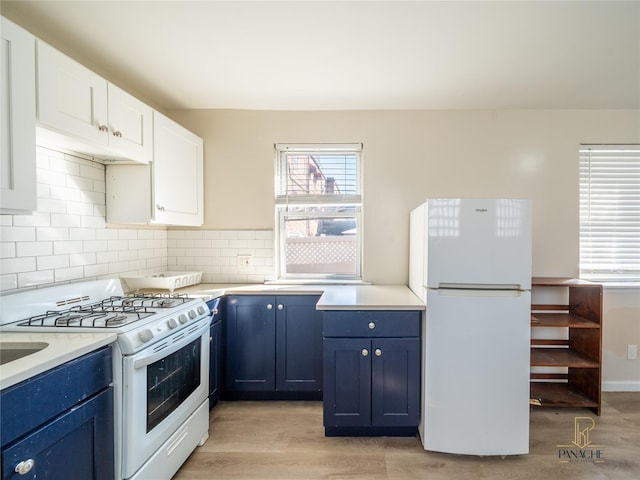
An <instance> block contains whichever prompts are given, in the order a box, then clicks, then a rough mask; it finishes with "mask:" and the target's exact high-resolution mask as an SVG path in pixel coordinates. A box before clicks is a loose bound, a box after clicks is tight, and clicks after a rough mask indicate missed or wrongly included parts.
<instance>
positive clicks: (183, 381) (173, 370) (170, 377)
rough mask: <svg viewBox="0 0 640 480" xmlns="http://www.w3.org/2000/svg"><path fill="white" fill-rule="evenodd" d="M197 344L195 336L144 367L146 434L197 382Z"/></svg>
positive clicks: (197, 384) (198, 372)
mask: <svg viewBox="0 0 640 480" xmlns="http://www.w3.org/2000/svg"><path fill="white" fill-rule="evenodd" d="M200 345H201V340H200V338H198V339H197V340H194V341H193V342H191V343H190V344H189V345H186V346H184V347H182V348H181V349H180V350H178V351H177V352H175V353H172V354H171V355H168V356H167V357H165V358H163V359H162V360H158V361H157V362H155V363H152V364H151V365H149V366H148V367H147V433H149V432H150V431H151V430H152V429H153V428H154V427H155V426H156V425H158V424H159V423H160V422H162V420H164V419H165V418H166V417H167V416H169V415H170V414H171V412H173V411H174V410H175V409H176V408H178V407H179V406H180V404H181V403H182V402H184V401H185V400H186V399H187V398H188V397H189V395H191V393H192V392H193V391H194V390H195V389H196V388H198V386H199V385H200V348H201V347H200Z"/></svg>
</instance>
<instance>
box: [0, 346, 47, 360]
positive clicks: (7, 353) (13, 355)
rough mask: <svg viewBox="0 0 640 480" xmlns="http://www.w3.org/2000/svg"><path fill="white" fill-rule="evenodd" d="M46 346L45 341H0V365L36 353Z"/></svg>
mask: <svg viewBox="0 0 640 480" xmlns="http://www.w3.org/2000/svg"><path fill="white" fill-rule="evenodd" d="M48 346H49V344H48V343H45V342H0V365H4V364H5V363H9V362H13V361H14V360H19V359H20V358H24V357H26V356H28V355H31V354H33V353H37V352H39V351H40V350H44V349H45V348H47V347H48Z"/></svg>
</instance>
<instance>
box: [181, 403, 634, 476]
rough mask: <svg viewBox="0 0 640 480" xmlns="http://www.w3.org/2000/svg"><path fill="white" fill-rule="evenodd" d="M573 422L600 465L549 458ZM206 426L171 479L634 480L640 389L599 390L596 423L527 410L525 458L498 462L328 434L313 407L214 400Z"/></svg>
mask: <svg viewBox="0 0 640 480" xmlns="http://www.w3.org/2000/svg"><path fill="white" fill-rule="evenodd" d="M575 417H591V418H593V419H594V421H595V428H594V429H593V430H592V431H591V432H590V437H589V440H590V441H591V445H589V446H588V447H586V448H585V449H586V450H589V449H592V450H600V451H601V460H602V463H595V462H594V461H592V460H588V461H572V462H563V461H562V460H563V459H561V458H559V455H558V452H559V449H560V448H561V447H559V445H571V442H572V441H573V440H574V438H575V437H574V418H575ZM210 422H211V423H210V431H209V434H210V437H209V440H207V442H206V443H205V444H204V445H203V446H202V447H200V448H197V449H196V450H195V452H194V453H193V454H192V455H191V457H189V459H188V460H187V462H186V463H185V464H184V465H183V466H182V468H181V469H180V470H179V471H178V473H177V474H176V475H175V477H174V480H200V479H208V480H213V479H229V480H231V479H233V480H240V479H243V480H244V479H247V480H249V479H250V480H272V479H279V480H320V479H322V480H338V479H351V480H354V479H367V480H369V479H371V480H378V479H390V480H410V479H421V480H426V479H429V480H438V479H447V480H456V479H477V478H485V479H509V480H519V479H527V480H531V479H544V480H555V479H576V480H578V479H579V480H596V479H597V480H618V479H619V480H622V479H624V480H631V479H640V393H605V394H604V402H603V408H602V415H601V416H599V417H598V416H596V415H595V414H593V413H592V412H591V411H590V410H586V409H550V408H535V407H534V408H532V410H531V428H530V430H531V431H530V439H531V440H530V454H529V455H522V456H516V457H506V458H501V457H474V456H461V455H449V454H442V453H433V452H425V451H424V450H423V449H422V445H421V443H420V441H419V439H418V437H415V438H363V437H350V438H339V437H332V438H328V437H325V436H324V430H323V427H322V403H321V402H284V401H283V402H244V401H242V402H223V403H221V404H219V405H218V406H216V407H215V408H214V409H213V410H212V411H211V414H210ZM565 448H566V447H565ZM573 449H574V450H579V449H578V448H577V447H576V446H573Z"/></svg>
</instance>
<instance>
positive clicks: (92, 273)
mask: <svg viewBox="0 0 640 480" xmlns="http://www.w3.org/2000/svg"><path fill="white" fill-rule="evenodd" d="M108 274H109V265H108V264H106V263H96V264H95V265H85V267H84V277H85V278H97V277H102V276H104V275H108Z"/></svg>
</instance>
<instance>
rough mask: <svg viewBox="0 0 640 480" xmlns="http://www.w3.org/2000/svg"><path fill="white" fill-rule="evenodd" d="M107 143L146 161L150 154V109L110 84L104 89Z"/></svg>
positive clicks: (151, 147) (128, 155)
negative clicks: (106, 107) (107, 126)
mask: <svg viewBox="0 0 640 480" xmlns="http://www.w3.org/2000/svg"><path fill="white" fill-rule="evenodd" d="M107 97H108V98H107V105H108V112H109V135H108V136H109V146H110V147H111V149H113V150H114V151H116V152H120V153H121V154H122V155H124V156H127V157H129V158H135V159H136V160H139V161H140V162H144V163H147V162H149V161H150V160H151V158H152V156H153V110H152V109H151V107H149V106H148V105H146V104H144V103H142V102H141V101H140V100H138V99H137V98H135V97H133V96H131V95H129V94H128V93H127V92H125V91H124V90H122V89H120V88H118V87H116V86H115V85H113V84H112V83H110V84H108V88H107Z"/></svg>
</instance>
